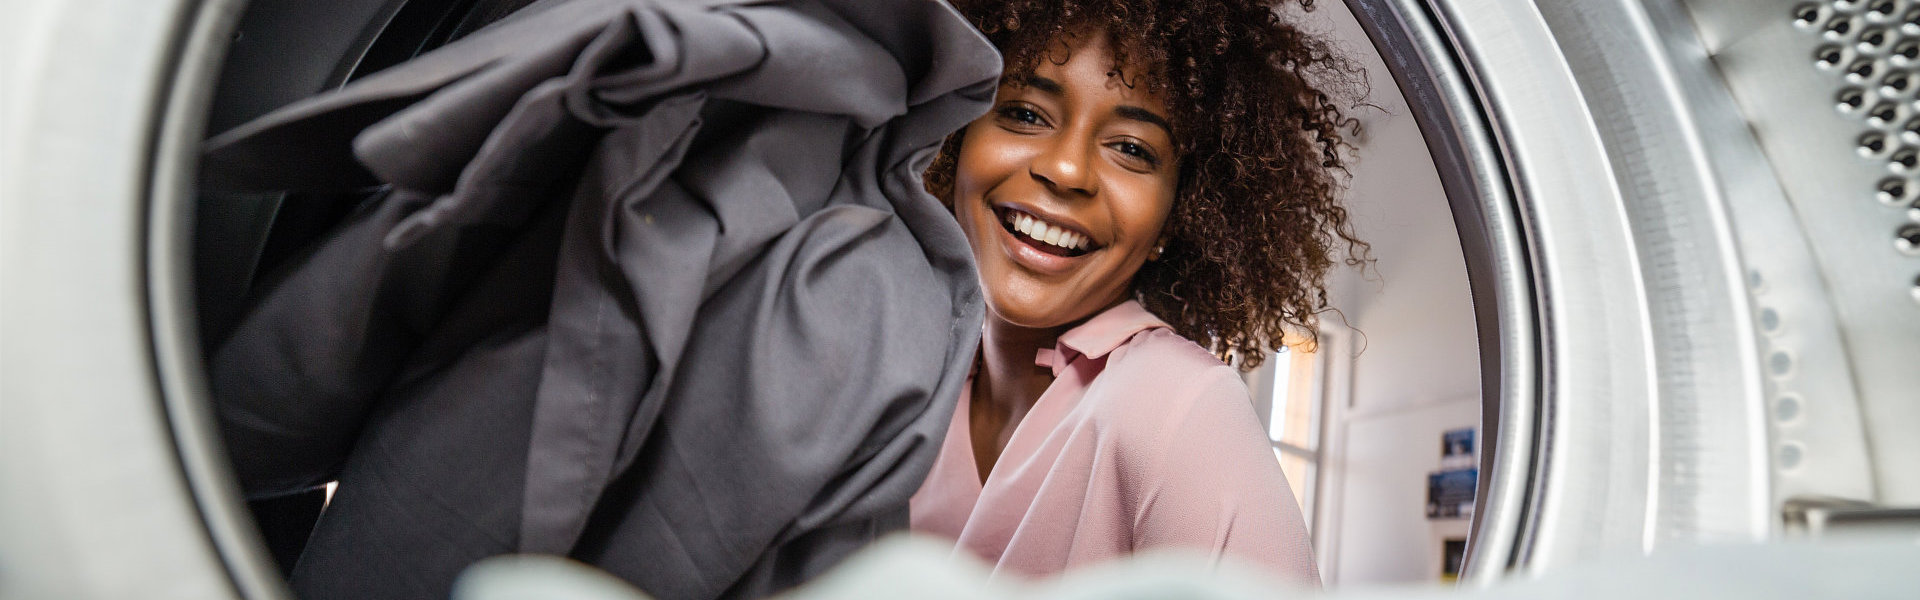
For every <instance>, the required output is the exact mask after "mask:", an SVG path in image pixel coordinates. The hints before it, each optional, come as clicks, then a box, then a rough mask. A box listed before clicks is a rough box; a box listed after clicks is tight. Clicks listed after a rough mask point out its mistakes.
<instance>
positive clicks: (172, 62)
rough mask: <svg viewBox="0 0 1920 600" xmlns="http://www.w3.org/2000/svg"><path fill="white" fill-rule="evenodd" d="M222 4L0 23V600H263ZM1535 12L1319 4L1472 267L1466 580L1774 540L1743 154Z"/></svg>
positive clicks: (1662, 63) (1641, 56)
mask: <svg viewBox="0 0 1920 600" xmlns="http://www.w3.org/2000/svg"><path fill="white" fill-rule="evenodd" d="M243 4H244V3H243V2H242V1H241V0H21V1H18V2H14V3H10V4H9V5H8V6H7V7H6V10H7V11H8V13H9V19H8V20H7V21H6V27H7V31H6V32H5V33H6V35H5V37H6V44H7V46H6V57H5V60H6V61H7V63H6V66H7V71H6V73H5V81H4V83H5V87H4V91H0V93H4V94H5V98H6V105H5V108H4V113H3V115H0V116H3V117H4V125H5V136H4V137H5V140H4V144H5V145H4V156H0V158H3V159H4V169H5V171H4V177H0V190H4V197H0V268H3V269H4V271H0V274H3V276H4V282H3V284H0V285H4V287H0V289H3V290H4V292H5V295H4V302H0V330H4V332H5V333H4V335H0V390H3V392H0V568H4V569H5V572H4V573H0V595H5V596H7V597H21V598H76V599H85V598H121V597H136V596H137V597H159V598H220V597H247V598H272V597H285V591H284V588H283V586H282V585H281V584H280V583H279V581H278V576H277V573H276V572H275V570H274V569H273V568H272V566H271V565H270V562H269V561H268V560H267V558H266V556H265V553H264V552H263V551H262V550H261V549H260V547H259V543H258V541H257V539H256V537H257V536H256V534H255V533H254V532H253V531H252V528H251V525H250V521H249V517H248V516H247V515H246V514H245V510H244V508H242V507H241V505H240V502H239V500H238V496H237V493H236V492H235V490H234V487H233V485H232V482H231V480H230V476H229V475H228V473H227V472H226V469H225V467H224V466H223V465H224V457H223V454H222V450H221V449H220V448H219V444H218V441H217V438H216V436H215V435H214V433H213V430H212V428H211V426H210V423H211V421H210V419H209V417H208V415H207V411H206V408H205V393H204V386H203V384H202V382H201V374H200V369H201V366H200V365H199V363H198V360H199V359H198V356H199V354H198V350H197V348H198V343H197V340H194V339H193V338H192V335H193V331H194V327H193V310H192V302H191V296H190V290H191V286H190V285H188V282H187V276H188V274H189V268H188V265H189V262H188V258H189V256H188V254H189V249H190V244H189V241H188V240H189V239H190V238H189V236H190V235H191V231H189V230H188V229H189V224H190V223H191V221H190V219H189V217H190V216H191V213H190V211H191V210H192V195H191V191H192V190H191V183H192V181H193V174H194V172H195V162H194V158H195V156H196V155H197V152H198V143H199V140H200V139H201V137H202V135H203V132H202V131H201V129H202V122H203V120H204V118H205V115H206V110H207V102H208V97H209V88H210V87H211V85H212V83H213V82H214V81H215V80H216V78H217V75H218V73H217V72H216V71H217V69H218V65H220V64H221V58H222V55H223V52H224V50H225V44H226V41H227V39H228V37H229V36H230V35H231V31H232V27H233V24H234V22H235V20H236V18H237V15H238V14H239V12H240V11H241V10H242V9H243V8H244V7H243ZM1544 4H1545V6H1541V7H1536V6H1535V5H1534V4H1533V3H1531V2H1527V1H1524V0H1348V5H1349V7H1351V8H1352V9H1353V11H1354V13H1355V14H1356V15H1357V16H1359V17H1360V21H1361V23H1362V24H1363V25H1364V26H1365V27H1366V28H1367V29H1368V30H1369V33H1370V35H1372V36H1373V39H1374V41H1375V43H1376V46H1378V47H1379V48H1380V49H1381V51H1382V53H1383V55H1385V56H1386V58H1387V64H1388V65H1389V66H1390V67H1392V68H1393V69H1394V70H1395V71H1396V75H1397V81H1396V82H1395V83H1396V84H1398V85H1399V86H1400V87H1401V90H1402V92H1403V94H1404V95H1405V96H1406V97H1407V99H1408V102H1409V104H1410V105H1411V106H1412V107H1413V110H1414V111H1415V113H1416V114H1415V117H1416V118H1417V119H1418V120H1420V122H1421V128H1422V132H1423V134H1425V135H1426V137H1427V143H1428V145H1429V148H1430V150H1431V153H1432V155H1433V156H1435V157H1436V161H1437V162H1438V163H1439V167H1440V169H1439V170H1440V172H1441V174H1442V178H1443V180H1444V182H1445V184H1446V186H1447V191H1448V195H1449V197H1450V201H1451V203H1452V205H1453V208H1454V215H1455V221H1456V227H1457V229H1458V230H1459V231H1460V234H1461V238H1462V243H1463V245H1464V246H1465V250H1466V255H1467V260H1468V268H1469V274H1470V276H1472V277H1473V279H1474V281H1473V282H1472V284H1471V289H1472V290H1473V293H1474V297H1475V305H1476V313H1477V317H1478V319H1479V331H1480V333H1481V346H1482V360H1481V361H1480V362H1481V364H1482V365H1483V369H1484V370H1485V373H1484V374H1483V378H1482V381H1483V388H1484V390H1485V393H1486V394H1487V402H1486V418H1487V420H1488V423H1487V428H1486V430H1485V431H1486V432H1487V433H1486V434H1485V436H1486V437H1487V438H1488V439H1489V441H1490V442H1491V443H1490V444H1489V446H1490V451H1488V452H1484V453H1483V457H1482V460H1483V461H1484V464H1483V466H1482V473H1483V474H1485V476H1484V477H1483V483H1482V486H1483V487H1482V490H1481V496H1480V497H1481V499H1482V500H1481V502H1482V504H1481V508H1480V509H1479V510H1477V511H1476V513H1475V524H1474V535H1473V544H1474V547H1473V549H1472V551H1471V555H1470V559H1469V564H1468V574H1469V575H1468V576H1469V577H1470V578H1473V579H1478V580H1481V581H1490V580H1493V579H1496V578H1499V577H1501V576H1503V575H1504V574H1506V573H1508V572H1509V571H1512V570H1515V569H1519V570H1522V571H1538V570H1542V569H1549V568H1552V567H1553V566H1555V565H1560V564H1565V563H1568V562H1573V561H1581V560H1586V559H1589V558H1591V557H1594V556H1599V555H1603V554H1607V553H1611V552H1618V551H1629V552H1645V551H1648V550H1650V549H1652V548H1653V547H1654V546H1656V545H1657V544H1660V543H1664V542H1665V541H1668V540H1712V539H1759V538H1764V537H1766V536H1768V535H1770V532H1771V528H1772V527H1773V526H1772V525H1771V523H1772V520H1771V519H1772V517H1771V514H1770V512H1769V511H1770V510H1771V508H1770V505H1769V504H1767V500H1766V499H1767V498H1768V477H1767V473H1768V465H1767V462H1766V452H1765V448H1766V447H1767V445H1766V434H1765V428H1764V424H1763V422H1762V420H1761V417H1760V415H1761V414H1763V413H1764V408H1765V407H1764V402H1762V401H1761V395H1760V391H1759V389H1760V388H1759V387H1758V386H1759V385H1760V383H1759V381H1760V379H1759V375H1758V373H1759V370H1758V369H1759V367H1758V364H1759V362H1758V361H1759V359H1758V353H1757V350H1756V349H1755V347H1754V342H1753V340H1752V336H1753V332H1752V330H1751V327H1750V326H1749V325H1748V323H1751V322H1752V320H1751V317H1750V315H1751V312H1752V311H1751V310H1750V308H1749V306H1748V303H1747V300H1746V296H1744V295H1743V293H1742V291H1741V282H1742V275H1743V271H1742V270H1741V268H1740V264H1741V262H1740V256H1741V251H1742V247H1741V245H1740V242H1739V240H1738V239H1737V238H1738V236H1737V235H1736V233H1737V232H1735V231H1734V230H1733V229H1732V227H1731V225H1730V224H1729V222H1728V220H1727V219H1726V218H1725V216H1726V215H1725V213H1726V206H1725V205H1726V202H1728V200H1727V199H1726V194H1725V193H1724V190H1726V189H1728V186H1730V185H1732V184H1731V183H1729V182H1728V181H1727V178H1726V175H1725V173H1726V170H1727V168H1728V167H1727V166H1726V164H1724V163H1725V162H1726V161H1725V159H1724V157H1723V158H1719V159H1715V158H1713V155H1712V153H1713V152H1721V150H1718V149H1717V148H1722V147H1724V145H1725V144H1729V143H1733V144H1738V143H1741V141H1740V140H1739V139H1737V136H1735V137H1728V135H1729V134H1725V133H1724V132H1723V131H1720V130H1717V129H1713V128H1711V127H1708V126H1707V125H1703V124H1702V123H1703V122H1704V121H1703V120H1702V118H1703V117H1702V115H1707V116H1713V115H1718V116H1719V118H1722V119H1737V118H1738V117H1737V115H1736V114H1734V112H1733V108H1732V105H1731V104H1730V103H1727V104H1724V105H1717V104H1713V103H1712V102H1706V103H1701V102H1698V101H1695V100H1689V98H1693V97H1695V96H1697V95H1698V94H1699V93H1702V92H1700V91H1699V90H1697V89H1692V88H1686V87H1684V86H1683V84H1682V83H1680V82H1681V80H1682V79H1683V77H1682V76H1683V75H1684V76H1686V77H1692V76H1695V75H1698V73H1685V72H1683V71H1684V69H1685V68H1687V66H1686V65H1689V64H1692V63H1688V62H1686V61H1685V60H1680V59H1677V58H1676V56H1678V55H1677V54H1676V53H1682V54H1684V52H1685V51H1686V48H1687V47H1686V44H1687V43H1688V42H1687V40H1688V39H1689V38H1688V37H1687V35H1684V34H1686V33H1688V32H1686V31H1676V30H1674V28H1673V24H1672V22H1671V21H1670V19H1671V18H1673V17H1674V16H1675V15H1676V14H1678V12H1677V9H1675V6H1676V3H1675V2H1674V1H1662V0H1649V1H1647V2H1644V3H1642V2H1635V1H1631V0H1595V1H1592V2H1579V3H1544ZM1655 17H1658V18H1655ZM1600 25H1604V26H1600ZM1696 44H1697V42H1696ZM1635 65H1638V66H1639V67H1642V68H1639V69H1634V68H1627V67H1633V66H1635ZM1675 65H1679V66H1675ZM1682 91H1685V92H1687V93H1685V94H1683V93H1681V92H1682ZM1707 92H1708V93H1710V92H1712V90H1711V89H1709V90H1707ZM1703 131H1713V132H1717V133H1710V134H1706V133H1701V132H1703ZM1709 135H1710V136H1712V137H1708V136H1709ZM1745 143H1747V144H1749V145H1751V140H1750V139H1749V140H1747V141H1746V142H1745ZM1757 157H1758V154H1757V153H1754V154H1753V155H1752V157H1751V160H1749V162H1748V163H1745V164H1746V167H1749V168H1760V169H1762V170H1763V171H1764V168H1765V167H1764V164H1759V165H1758V167H1755V165H1754V164H1752V161H1757V160H1759V159H1758V158H1757ZM1716 161H1719V162H1716ZM1682 251H1684V252H1687V253H1688V254H1686V258H1687V260H1674V258H1675V256H1676V253H1678V252H1682ZM1702 423H1720V424H1725V425H1718V426H1704V425H1701V424H1702Z"/></svg>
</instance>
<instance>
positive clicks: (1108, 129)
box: [953, 35, 1179, 328]
mask: <svg viewBox="0 0 1920 600" xmlns="http://www.w3.org/2000/svg"><path fill="white" fill-rule="evenodd" d="M1103 37H1104V36H1100V35H1082V36H1078V38H1077V39H1078V40H1085V41H1084V42H1074V41H1072V40H1070V41H1069V44H1067V45H1062V46H1058V47H1056V49H1055V51H1054V55H1053V56H1052V57H1051V58H1052V60H1047V59H1042V60H1040V61H1039V65H1038V66H1036V67H1035V68H1034V72H1033V76H1032V77H1031V78H1029V79H1028V80H1027V81H1025V82H1024V83H1025V85H1013V84H1012V82H1007V81H1003V82H1002V83H1001V85H1000V90H999V94H998V96H997V97H996V98H995V99H994V108H993V110H992V111H990V112H988V113H987V114H986V116H983V117H980V118H979V119H978V120H975V121H974V122H973V123H972V124H971V125H968V126H967V130H966V136H965V138H964V141H963V143H962V145H961V148H960V153H959V157H958V161H957V163H958V164H957V167H956V169H955V177H954V187H953V206H954V213H955V216H956V217H958V218H959V220H960V227H961V229H962V230H963V231H965V232H966V235H967V240H968V241H969V242H970V243H971V244H972V246H973V257H974V260H975V261H976V262H977V263H978V264H979V267H980V281H981V287H983V288H985V290H986V295H987V307H988V309H989V310H990V311H992V313H993V314H994V315H996V316H997V317H999V318H1000V319H1002V320H1005V321H1007V322H1009V323H1011V324H1014V325H1019V326H1023V327H1034V328H1051V327H1059V326H1063V325H1068V324H1072V323H1074V322H1077V321H1079V320H1082V319H1085V318H1087V317H1090V316H1092V315H1093V314H1094V313H1097V312H1099V311H1101V310H1103V309H1105V308H1107V307H1109V306H1112V305H1114V304H1118V303H1120V302H1121V301H1123V300H1125V299H1127V298H1129V297H1130V296H1131V283H1132V280H1133V276H1134V273H1136V272H1138V271H1139V270H1140V266H1141V265H1142V264H1144V263H1145V262H1146V261H1147V259H1148V257H1150V256H1152V255H1153V254H1154V247H1155V246H1156V245H1157V244H1158V243H1159V241H1160V234H1161V228H1162V226H1163V225H1165V223H1166V220H1167V214H1168V213H1169V212H1170V211H1171V210H1172V207H1173V196H1174V186H1175V184H1176V183H1177V180H1178V173H1179V169H1178V166H1179V165H1178V164H1177V163H1176V158H1177V157H1175V156H1174V146H1173V132H1172V131H1171V130H1170V128H1169V126H1168V119H1167V116H1166V115H1167V110H1166V103H1165V102H1164V101H1163V100H1162V99H1161V98H1160V97H1158V96H1157V95H1154V94H1149V93H1147V92H1146V90H1144V89H1137V88H1132V87H1128V86H1127V85H1126V84H1125V83H1123V77H1122V76H1115V75H1110V73H1112V71H1113V55H1112V53H1111V52H1110V51H1109V50H1108V49H1107V47H1106V44H1105V43H1104V40H1103V39H1102V38H1103ZM1068 46H1071V49H1070V52H1071V53H1070V54H1067V52H1069V49H1068ZM1063 55H1064V57H1065V58H1066V61H1065V62H1063V63H1061V64H1055V63H1056V62H1060V59H1061V58H1062V57H1063ZM1136 79H1137V74H1136V73H1132V72H1128V73H1126V74H1124V80H1125V81H1135V80H1136Z"/></svg>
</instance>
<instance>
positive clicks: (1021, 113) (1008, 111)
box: [1000, 106, 1041, 125]
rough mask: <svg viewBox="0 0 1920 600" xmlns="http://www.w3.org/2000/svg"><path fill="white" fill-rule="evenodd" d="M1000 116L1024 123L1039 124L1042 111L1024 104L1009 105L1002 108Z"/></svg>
mask: <svg viewBox="0 0 1920 600" xmlns="http://www.w3.org/2000/svg"><path fill="white" fill-rule="evenodd" d="M1000 116H1001V117H1004V118H1006V119H1007V120H1009V121H1013V122H1015V123H1020V124H1023V125H1039V124H1040V123H1041V121H1040V113H1037V112H1034V111H1033V110H1032V109H1029V108H1027V107H1024V106H1008V107H1005V108H1001V109H1000Z"/></svg>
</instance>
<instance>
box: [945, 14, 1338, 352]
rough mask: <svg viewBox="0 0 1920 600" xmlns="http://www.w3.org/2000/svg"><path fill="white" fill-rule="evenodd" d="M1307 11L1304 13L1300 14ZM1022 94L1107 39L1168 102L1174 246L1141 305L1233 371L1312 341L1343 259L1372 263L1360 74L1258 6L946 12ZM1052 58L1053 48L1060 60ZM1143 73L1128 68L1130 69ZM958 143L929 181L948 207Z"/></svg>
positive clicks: (1137, 287)
mask: <svg viewBox="0 0 1920 600" xmlns="http://www.w3.org/2000/svg"><path fill="white" fill-rule="evenodd" d="M1295 1H1297V2H1299V4H1300V5H1301V6H1302V7H1303V8H1305V9H1309V10H1311V9H1312V7H1313V0H1295ZM953 4H954V6H955V8H958V9H959V10H960V12H961V13H962V14H964V15H966V16H967V17H968V18H969V19H971V20H972V21H973V24H974V26H976V27H979V28H980V31H981V32H983V33H985V34H986V36H987V38H988V39H989V40H991V41H992V42H993V45H994V46H995V47H997V48H999V49H1000V51H1001V53H1002V54H1003V55H1004V57H1005V61H1006V63H1005V67H1006V72H1005V74H1004V75H1003V77H1004V78H1008V79H1009V80H1011V81H1022V80H1024V78H1023V77H1019V76H1020V75H1025V74H1029V73H1032V71H1033V68H1034V66H1035V65H1036V64H1037V62H1038V61H1040V60H1042V59H1043V58H1044V59H1046V60H1056V59H1055V58H1051V57H1050V55H1049V52H1048V50H1049V47H1050V44H1053V43H1054V42H1055V40H1058V39H1060V38H1061V37H1062V36H1071V35H1086V34H1087V33H1089V32H1092V33H1093V34H1095V35H1099V34H1100V33H1102V32H1104V34H1105V35H1106V36H1107V42H1108V44H1107V47H1108V48H1111V49H1112V52H1113V57H1114V62H1115V63H1116V64H1115V65H1114V69H1115V71H1116V72H1120V71H1122V70H1123V69H1124V70H1125V71H1127V72H1131V73H1139V75H1137V76H1134V77H1133V79H1132V80H1127V81H1123V83H1125V84H1127V85H1130V86H1147V87H1148V89H1150V90H1151V91H1154V92H1157V93H1160V94H1162V97H1164V98H1166V100H1167V109H1168V111H1169V112H1170V113H1171V115H1170V116H1171V121H1172V122H1173V125H1174V128H1173V130H1174V139H1175V145H1176V147H1177V148H1176V151H1177V153H1178V154H1179V155H1180V160H1179V163H1180V173H1179V183H1178V187H1177V191H1176V192H1175V197H1174V203H1173V212H1172V214H1171V215H1169V216H1168V218H1167V224H1166V228H1165V232H1166V236H1167V240H1168V241H1167V244H1166V246H1165V252H1164V253H1163V254H1162V255H1161V257H1160V259H1159V260H1157V261H1151V262H1148V263H1146V265H1145V266H1142V267H1141V268H1140V272H1139V274H1137V275H1136V276H1135V277H1134V281H1133V289H1134V295H1135V297H1136V298H1137V299H1139V300H1140V302H1141V304H1143V305H1144V306H1146V308H1147V310H1149V311H1152V312H1153V313H1154V314H1155V315H1157V316H1159V317H1160V318H1161V319H1164V320H1166V321H1167V322H1168V323H1169V324H1171V325H1173V327H1174V330H1175V331H1177V332H1179V333H1180V335H1183V336H1185V337H1187V338H1188V339H1191V340H1196V341H1200V342H1201V343H1203V344H1208V345H1210V346H1211V349H1212V350H1213V351H1214V352H1215V353H1216V354H1219V355H1221V356H1223V357H1227V356H1238V357H1239V366H1240V368H1242V369H1252V368H1253V367H1256V366H1259V364H1260V363H1261V362H1262V360H1263V359H1264V358H1265V355H1266V351H1267V349H1269V348H1274V347H1277V346H1278V345H1279V344H1281V343H1282V340H1283V338H1284V337H1285V335H1286V333H1287V332H1288V330H1289V329H1293V330H1296V331H1297V332H1298V333H1300V334H1302V335H1305V336H1306V337H1307V343H1308V344H1309V345H1311V344H1313V343H1315V342H1317V341H1318V336H1317V335H1316V334H1315V329H1314V325H1315V324H1316V323H1317V321H1318V315H1319V313H1320V312H1322V311H1325V310H1327V297H1326V296H1327V295H1326V289H1325V276H1326V272H1327V269H1328V268H1329V267H1331V266H1332V265H1333V262H1334V253H1335V252H1336V250H1338V248H1337V245H1339V244H1340V243H1341V242H1344V243H1345V245H1346V248H1345V250H1346V258H1345V262H1346V263H1347V264H1349V265H1360V264H1363V263H1365V262H1366V261H1367V258H1366V253H1367V244H1366V243H1365V242H1362V241H1360V240H1359V239H1358V238H1356V237H1355V236H1354V234H1353V230H1352V227H1351V225H1350V224H1349V223H1348V219H1347V211H1346V209H1345V208H1344V207H1342V206H1341V205H1340V202H1339V197H1338V193H1339V190H1340V187H1341V185H1342V184H1343V183H1344V182H1345V180H1346V177H1347V176H1348V172H1347V168H1346V165H1347V156H1348V155H1349V154H1350V150H1352V146H1351V145H1350V144H1349V143H1348V142H1347V141H1346V138H1345V137H1343V131H1344V132H1345V133H1346V135H1353V134H1357V133H1358V126H1357V124H1358V122H1357V121H1356V120H1354V119H1352V118H1351V117H1348V116H1347V115H1346V114H1345V113H1343V112H1342V109H1341V105H1342V104H1346V105H1348V106H1352V105H1353V104H1352V102H1357V100H1358V99H1359V98H1360V96H1361V95H1363V94H1364V86H1365V79H1364V74H1363V72H1362V71H1361V69H1360V68H1359V66H1357V65H1356V64H1354V63H1353V62H1352V61H1351V60H1349V59H1347V58H1345V57H1344V56H1342V55H1341V54H1339V53H1338V52H1336V51H1335V50H1334V48H1333V47H1332V46H1331V45H1330V44H1329V43H1328V42H1327V41H1325V40H1323V39H1320V38H1318V37H1315V36H1313V35H1311V34H1309V33H1306V32H1303V31H1301V30H1300V29H1298V28H1296V27H1294V26H1293V25H1292V24H1290V23H1288V22H1286V21H1285V20H1283V19H1281V18H1280V17H1279V16H1278V15H1277V14H1276V13H1275V12H1274V7H1273V5H1272V4H1270V3H1268V2H1260V1H1258V0H1164V1H1163V0H1013V1H1000V0H954V2H953ZM1054 47H1057V46H1054ZM1130 66H1131V67H1138V68H1128V67H1130ZM963 133H964V130H963V132H962V133H955V134H953V135H952V136H950V137H948V138H947V140H946V143H945V144H944V145H943V146H942V147H941V149H940V154H939V155H938V156H937V157H936V158H935V159H934V162H933V164H932V166H930V167H929V168H928V170H927V176H926V182H927V189H928V191H930V192H932V193H933V195H934V196H935V197H938V198H941V199H942V200H945V201H947V202H949V203H951V199H952V192H953V183H954V181H953V179H954V171H955V167H956V164H955V163H956V160H957V157H958V155H959V149H960V145H961V143H962V141H963Z"/></svg>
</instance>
